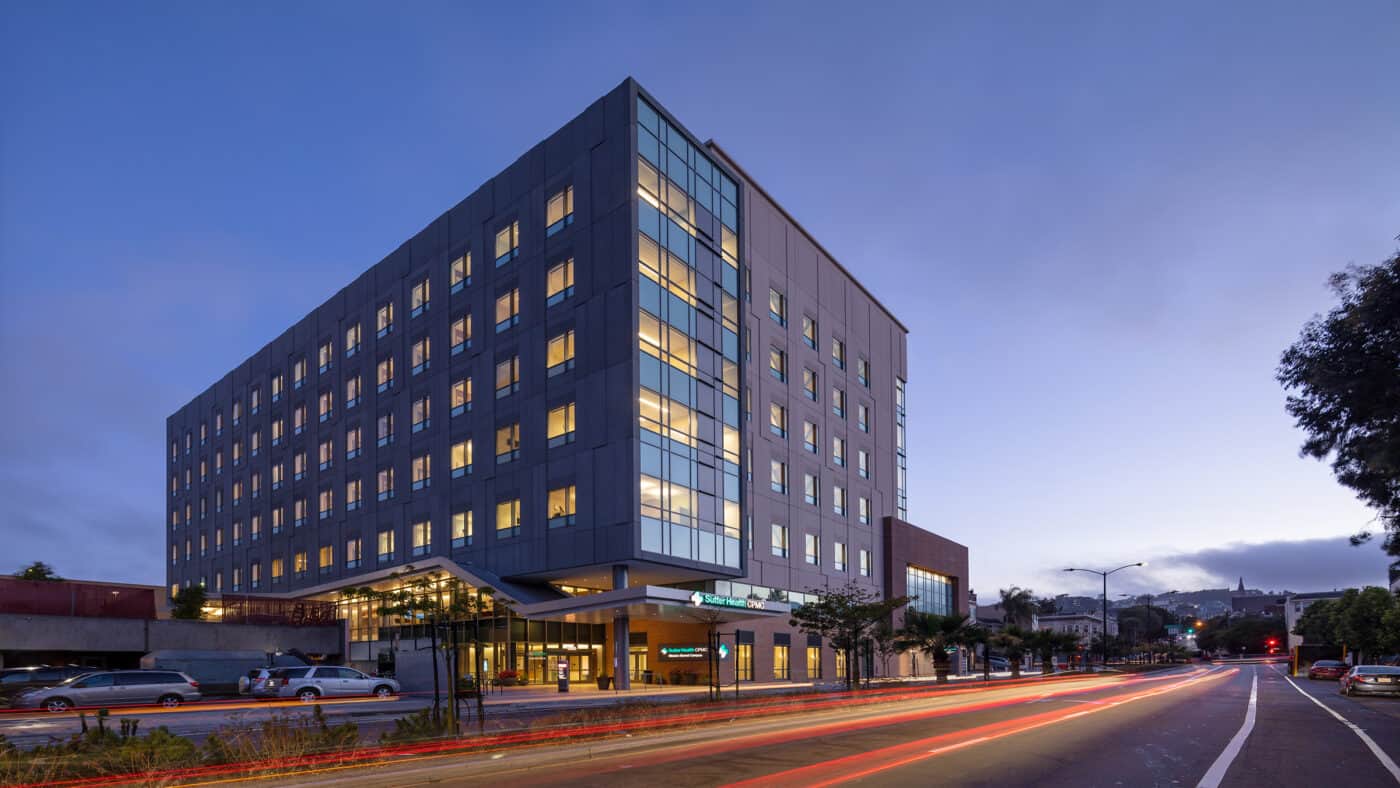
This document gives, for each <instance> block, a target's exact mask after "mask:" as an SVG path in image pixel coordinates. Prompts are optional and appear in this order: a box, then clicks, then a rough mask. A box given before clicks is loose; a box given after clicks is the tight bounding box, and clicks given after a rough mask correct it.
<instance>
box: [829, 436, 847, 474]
mask: <svg viewBox="0 0 1400 788" xmlns="http://www.w3.org/2000/svg"><path fill="white" fill-rule="evenodd" d="M831 461H832V462H834V463H836V464H837V465H838V466H840V467H843V468H844V467H845V466H846V439H845V438H832V439H831Z"/></svg>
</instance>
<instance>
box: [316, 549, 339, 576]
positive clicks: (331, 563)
mask: <svg viewBox="0 0 1400 788" xmlns="http://www.w3.org/2000/svg"><path fill="white" fill-rule="evenodd" d="M316 558H317V561H318V563H317V566H318V567H320V571H321V574H322V575H328V574H330V573H331V571H332V570H334V569H335V548H334V547H332V546H330V545H328V544H326V545H321V551H320V553H318V554H317V556H316Z"/></svg>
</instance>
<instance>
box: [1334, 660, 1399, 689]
mask: <svg viewBox="0 0 1400 788" xmlns="http://www.w3.org/2000/svg"><path fill="white" fill-rule="evenodd" d="M1341 693H1342V694H1343V695H1400V667H1394V666H1392V665H1357V666H1356V667H1354V668H1352V669H1351V670H1349V671H1347V672H1346V675H1344V676H1342V682H1341Z"/></svg>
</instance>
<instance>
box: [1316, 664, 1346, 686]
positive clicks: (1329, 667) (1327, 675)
mask: <svg viewBox="0 0 1400 788" xmlns="http://www.w3.org/2000/svg"><path fill="white" fill-rule="evenodd" d="M1346 674H1347V663H1345V662H1342V661H1341V660H1337V659H1319V660H1318V661H1316V662H1314V663H1313V664H1312V667H1310V668H1308V678H1310V679H1331V680H1332V681H1336V680H1337V679H1340V678H1341V677H1342V676H1345V675H1346Z"/></svg>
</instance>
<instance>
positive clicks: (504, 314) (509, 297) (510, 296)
mask: <svg viewBox="0 0 1400 788" xmlns="http://www.w3.org/2000/svg"><path fill="white" fill-rule="evenodd" d="M519 323H520V288H518V287H517V288H515V289H513V290H511V291H510V292H508V293H505V294H503V295H500V296H498V297H497V298H496V333H500V332H502V331H505V330H506V329H508V328H510V327H511V326H514V325H517V324H519Z"/></svg>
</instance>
